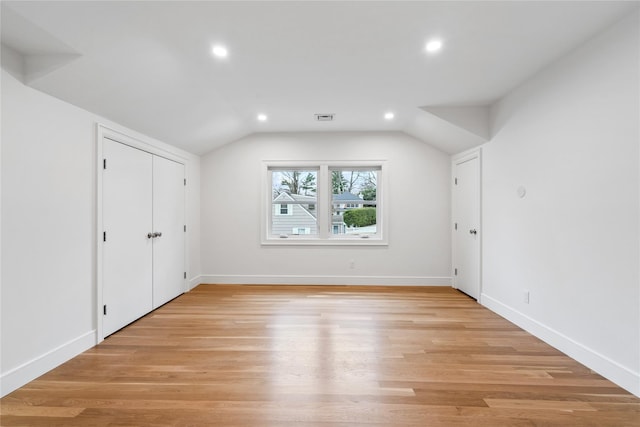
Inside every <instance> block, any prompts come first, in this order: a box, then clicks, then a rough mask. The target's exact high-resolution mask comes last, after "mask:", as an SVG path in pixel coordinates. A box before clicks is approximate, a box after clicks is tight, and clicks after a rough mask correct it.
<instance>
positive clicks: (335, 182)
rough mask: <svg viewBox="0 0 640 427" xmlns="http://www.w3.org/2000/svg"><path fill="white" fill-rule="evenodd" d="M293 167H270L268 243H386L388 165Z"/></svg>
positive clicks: (361, 163)
mask: <svg viewBox="0 0 640 427" xmlns="http://www.w3.org/2000/svg"><path fill="white" fill-rule="evenodd" d="M291 163H292V165H293V166H271V165H266V172H267V176H268V182H269V183H270V193H271V194H270V196H269V204H270V206H271V208H270V213H269V214H268V218H266V220H267V224H268V229H267V237H266V239H267V241H268V240H271V241H274V242H275V241H277V240H282V239H289V238H293V239H294V240H303V241H307V242H311V241H316V240H317V241H327V242H328V241H333V242H343V243H344V242H346V241H349V240H351V241H353V240H354V239H358V240H360V239H369V238H371V239H372V240H377V241H378V242H381V237H382V235H381V220H382V215H381V214H380V213H381V204H380V201H379V199H378V196H379V194H380V193H381V192H380V189H379V185H380V180H381V172H382V162H379V163H378V164H365V163H363V162H357V164H346V165H345V164H342V163H339V164H338V162H335V163H334V164H317V165H315V164H312V165H311V166H304V164H295V163H293V162H291ZM354 163H356V162H354ZM372 243H373V242H372ZM382 243H383V244H384V242H382ZM378 244H380V243H378Z"/></svg>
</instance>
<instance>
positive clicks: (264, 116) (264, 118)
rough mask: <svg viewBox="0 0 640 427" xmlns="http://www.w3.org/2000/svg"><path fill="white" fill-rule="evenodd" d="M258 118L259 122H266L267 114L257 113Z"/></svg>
mask: <svg viewBox="0 0 640 427" xmlns="http://www.w3.org/2000/svg"><path fill="white" fill-rule="evenodd" d="M258 120H259V121H261V122H266V121H267V115H266V114H258Z"/></svg>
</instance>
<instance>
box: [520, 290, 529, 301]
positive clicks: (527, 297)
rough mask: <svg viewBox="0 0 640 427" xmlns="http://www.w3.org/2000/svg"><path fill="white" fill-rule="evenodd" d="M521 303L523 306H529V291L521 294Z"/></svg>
mask: <svg viewBox="0 0 640 427" xmlns="http://www.w3.org/2000/svg"><path fill="white" fill-rule="evenodd" d="M522 302H523V303H525V304H529V291H524V292H523V293H522Z"/></svg>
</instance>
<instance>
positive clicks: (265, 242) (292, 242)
mask: <svg viewBox="0 0 640 427" xmlns="http://www.w3.org/2000/svg"><path fill="white" fill-rule="evenodd" d="M261 244H262V246H389V242H387V241H386V240H385V239H381V238H371V237H369V238H330V239H318V238H315V239H313V238H304V237H302V238H301V237H286V238H268V239H262V242H261Z"/></svg>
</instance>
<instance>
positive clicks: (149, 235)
mask: <svg viewBox="0 0 640 427" xmlns="http://www.w3.org/2000/svg"><path fill="white" fill-rule="evenodd" d="M154 237H156V236H154V235H153V233H147V239H153V238H154Z"/></svg>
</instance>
